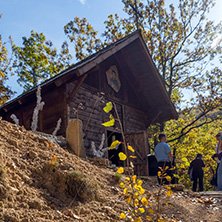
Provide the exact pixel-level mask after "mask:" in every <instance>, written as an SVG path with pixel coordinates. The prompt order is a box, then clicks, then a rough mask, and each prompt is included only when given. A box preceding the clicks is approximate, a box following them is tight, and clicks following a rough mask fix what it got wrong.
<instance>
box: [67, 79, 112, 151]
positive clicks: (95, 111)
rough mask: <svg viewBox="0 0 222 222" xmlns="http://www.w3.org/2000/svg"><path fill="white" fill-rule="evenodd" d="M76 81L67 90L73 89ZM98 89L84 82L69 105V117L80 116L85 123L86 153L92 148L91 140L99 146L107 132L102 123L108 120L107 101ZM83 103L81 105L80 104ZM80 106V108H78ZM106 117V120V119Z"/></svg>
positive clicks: (68, 85)
mask: <svg viewBox="0 0 222 222" xmlns="http://www.w3.org/2000/svg"><path fill="white" fill-rule="evenodd" d="M75 84H76V82H73V83H70V84H67V92H68V94H69V92H70V91H71V90H72V88H73V87H74V86H75ZM99 98H100V97H99V96H98V95H97V91H96V90H95V89H93V88H92V87H89V86H87V85H86V84H82V86H81V87H80V89H79V90H78V92H77V93H76V95H75V97H74V98H73V100H72V101H71V103H70V104H69V105H68V119H76V118H79V119H80V120H81V121H82V123H83V131H84V135H85V136H84V146H85V148H86V153H87V154H88V155H90V153H88V150H89V148H90V144H91V141H94V142H95V144H96V146H97V147H99V145H100V142H101V138H102V134H103V133H105V130H106V129H105V127H104V126H102V125H101V123H103V122H104V121H108V117H107V119H106V118H105V116H106V115H105V112H104V111H103V107H104V106H105V103H102V101H101V100H100V99H99ZM80 103H82V105H81V107H82V108H81V107H80V106H79V104H80ZM78 107H79V108H78ZM105 119H106V120H105Z"/></svg>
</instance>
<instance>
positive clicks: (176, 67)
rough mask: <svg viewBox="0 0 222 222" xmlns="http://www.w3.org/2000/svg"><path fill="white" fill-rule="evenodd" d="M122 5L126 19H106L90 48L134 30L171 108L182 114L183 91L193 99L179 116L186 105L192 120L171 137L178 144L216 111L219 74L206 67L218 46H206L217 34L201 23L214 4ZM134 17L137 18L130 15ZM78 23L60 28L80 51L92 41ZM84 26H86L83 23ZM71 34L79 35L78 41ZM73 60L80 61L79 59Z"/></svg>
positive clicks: (218, 28) (184, 0) (128, 1)
mask: <svg viewBox="0 0 222 222" xmlns="http://www.w3.org/2000/svg"><path fill="white" fill-rule="evenodd" d="M122 2H123V3H124V9H123V10H124V11H125V12H126V13H127V14H128V17H127V18H120V17H119V16H118V15H117V14H116V15H110V16H108V19H107V20H106V21H105V25H106V26H105V31H104V33H103V34H102V36H103V41H102V42H101V44H100V47H97V48H93V49H92V52H93V50H94V52H95V51H96V50H98V49H99V48H102V47H104V46H105V45H108V44H110V43H112V42H114V41H116V40H118V39H119V38H122V37H124V36H125V35H127V34H129V33H131V32H132V31H135V30H136V29H137V26H138V27H139V28H140V29H141V32H142V35H143V37H144V40H145V42H146V43H147V47H148V49H149V52H150V54H151V56H152V58H153V61H154V62H155V64H156V66H157V68H158V70H159V72H160V75H161V77H162V81H163V83H164V85H165V86H166V89H167V92H168V94H169V96H170V98H171V100H172V101H173V103H174V104H175V106H176V107H177V109H178V110H179V111H181V112H182V108H184V107H182V106H181V102H182V101H183V93H184V90H185V89H186V90H189V91H190V92H191V93H193V97H192V99H191V100H190V101H189V106H188V107H187V108H186V109H183V112H182V114H183V115H185V114H186V113H189V112H190V111H189V109H191V108H192V106H195V107H198V111H197V112H196V116H195V117H194V118H193V119H192V121H191V122H190V123H189V124H187V126H186V128H185V129H184V130H183V129H181V132H180V135H178V136H175V137H174V138H175V139H179V138H180V137H181V136H182V135H185V134H187V133H188V132H190V131H189V129H191V128H192V126H194V125H195V127H199V126H201V125H202V124H203V120H204V121H205V122H204V123H208V120H209V119H207V118H205V116H206V115H207V114H209V113H210V112H211V111H213V110H215V109H218V108H221V102H222V101H221V93H222V88H221V78H220V76H221V74H222V73H221V69H220V68H219V67H218V65H217V66H216V65H215V66H212V63H213V61H214V59H215V58H216V56H218V54H219V53H220V52H221V47H220V46H217V47H214V48H212V47H211V43H212V41H213V39H214V38H215V37H216V36H217V34H219V33H221V32H222V25H221V23H219V24H217V25H215V24H214V22H212V21H209V20H208V19H207V14H208V12H209V11H210V9H211V8H212V7H213V6H214V3H215V1H214V0H201V1H200V0H178V1H177V5H176V6H175V5H173V4H170V5H165V1H164V0H146V1H145V0H136V1H135V0H122ZM135 3H136V5H135ZM135 9H136V10H137V11H135ZM138 14H139V15H140V16H135V15H138ZM79 21H80V19H78V18H75V20H74V21H73V22H71V23H69V24H68V25H67V26H65V32H66V30H67V28H68V30H69V38H70V37H71V38H72V42H73V43H75V45H78V49H83V48H84V46H85V42H86V41H88V40H89V39H90V40H91V41H94V42H91V45H93V44H92V43H95V42H96V41H97V39H98V37H94V38H92V37H91V33H89V32H87V30H86V29H87V26H84V25H82V24H81V23H79ZM84 21H85V23H87V24H89V23H88V22H87V21H86V20H85V19H84ZM90 27H91V25H90ZM76 33H81V36H80V35H78V36H77V35H76ZM97 42H98V41H97ZM82 53H84V50H82ZM78 58H79V59H82V58H84V55H83V56H82V57H78ZM210 65H211V66H210ZM212 67H213V68H212ZM181 107H182V108H181ZM215 118H217V117H215ZM210 121H211V120H210Z"/></svg>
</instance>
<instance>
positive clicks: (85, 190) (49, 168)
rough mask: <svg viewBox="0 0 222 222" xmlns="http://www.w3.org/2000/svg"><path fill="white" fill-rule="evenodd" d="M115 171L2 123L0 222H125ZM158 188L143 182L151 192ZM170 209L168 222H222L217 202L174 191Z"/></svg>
mask: <svg viewBox="0 0 222 222" xmlns="http://www.w3.org/2000/svg"><path fill="white" fill-rule="evenodd" d="M115 171H116V169H114V168H111V167H109V166H108V164H107V161H105V160H103V159H81V158H78V157H77V156H76V155H75V154H74V153H73V152H72V151H70V150H69V149H67V148H66V147H65V146H64V147H61V146H60V145H59V143H58V142H56V140H55V139H54V138H53V137H50V136H48V137H47V136H43V135H40V134H36V133H34V132H32V131H27V130H26V129H25V128H24V127H21V126H17V125H15V124H11V123H9V122H6V121H3V120H0V221H12V222H17V221H18V222H20V221H21V222H41V221H42V222H43V221H44V222H47V221H48V222H50V221H121V219H120V218H119V215H120V213H122V212H127V211H128V210H130V207H129V205H128V204H127V203H126V201H125V200H124V195H123V189H122V188H120V187H119V182H118V181H117V177H115V176H114V173H115ZM123 178H124V176H123V177H122V180H123ZM155 184H156V181H155V178H145V179H144V180H143V188H144V189H145V190H147V191H149V192H151V193H152V192H155V191H156V190H157V189H158V186H156V185H155ZM151 201H152V200H151ZM170 206H171V207H166V208H165V210H164V211H163V215H164V217H165V218H168V219H167V220H166V221H172V220H170V219H175V220H173V221H189V222H191V221H210V222H216V221H218V222H219V221H222V213H221V212H222V202H221V199H219V198H212V197H203V196H199V195H194V194H193V193H191V192H181V191H174V192H173V194H172V196H171V197H170ZM144 221H145V220H144Z"/></svg>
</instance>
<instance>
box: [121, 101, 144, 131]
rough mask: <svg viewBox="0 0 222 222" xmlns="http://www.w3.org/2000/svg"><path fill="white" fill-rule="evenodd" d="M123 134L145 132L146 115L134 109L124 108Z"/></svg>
mask: <svg viewBox="0 0 222 222" xmlns="http://www.w3.org/2000/svg"><path fill="white" fill-rule="evenodd" d="M124 114H125V133H135V132H138V131H141V130H146V129H147V127H146V122H147V121H146V114H145V113H144V112H142V111H140V110H138V109H136V108H134V107H131V106H127V105H125V106H124Z"/></svg>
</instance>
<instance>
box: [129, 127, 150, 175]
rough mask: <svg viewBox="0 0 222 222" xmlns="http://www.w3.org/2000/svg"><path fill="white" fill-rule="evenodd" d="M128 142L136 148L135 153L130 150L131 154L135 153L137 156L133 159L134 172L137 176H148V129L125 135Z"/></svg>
mask: <svg viewBox="0 0 222 222" xmlns="http://www.w3.org/2000/svg"><path fill="white" fill-rule="evenodd" d="M125 137H126V142H127V143H129V144H130V146H132V147H133V149H134V150H135V154H133V153H132V152H131V151H129V155H135V156H136V157H137V158H135V159H131V160H132V162H133V164H134V174H136V175H137V176H148V160H147V155H148V154H149V152H150V150H149V146H148V138H147V133H146V131H142V132H136V133H129V134H126V135H125Z"/></svg>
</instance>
